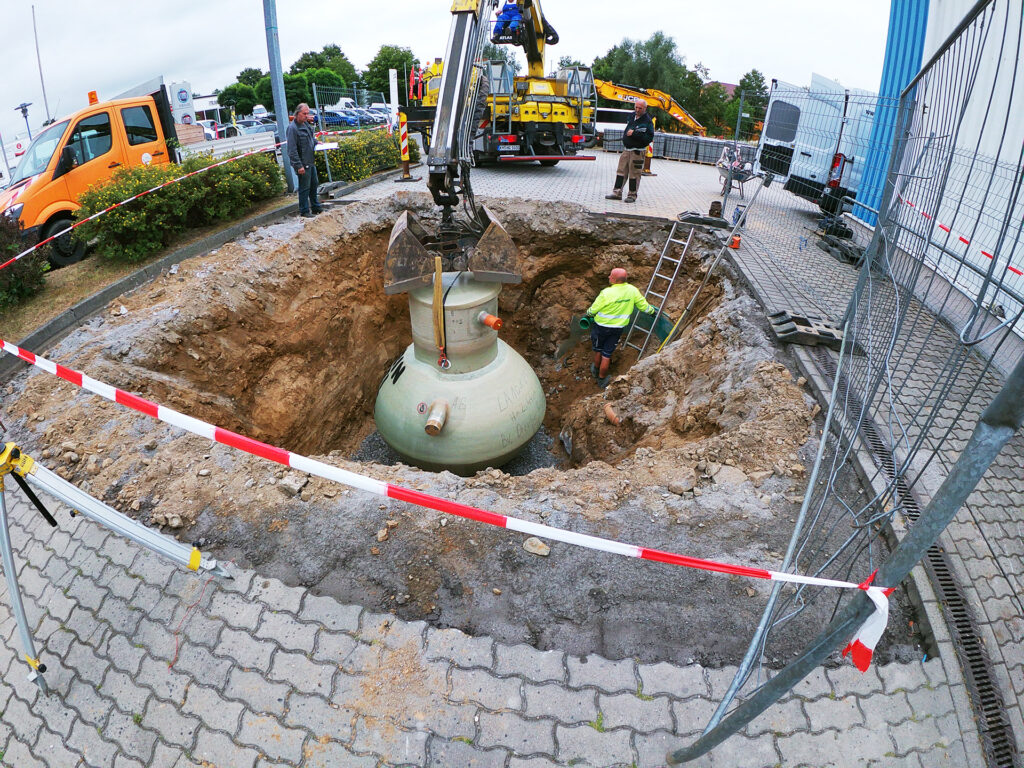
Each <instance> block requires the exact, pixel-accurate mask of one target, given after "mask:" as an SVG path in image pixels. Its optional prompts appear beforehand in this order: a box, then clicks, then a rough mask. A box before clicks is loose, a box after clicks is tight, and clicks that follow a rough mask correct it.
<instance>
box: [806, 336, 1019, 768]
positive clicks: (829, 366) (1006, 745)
mask: <svg viewBox="0 0 1024 768" xmlns="http://www.w3.org/2000/svg"><path fill="white" fill-rule="evenodd" d="M813 354H814V356H815V361H816V363H817V364H818V367H819V368H820V369H821V370H822V372H824V373H825V374H826V375H827V376H828V377H829V378H830V379H832V380H833V381H834V380H835V376H836V372H837V369H836V363H835V360H833V359H832V356H831V355H829V354H828V352H826V351H825V350H823V349H815V350H813ZM855 398H856V396H855V395H854V393H852V392H851V393H849V402H850V404H851V405H852V409H851V410H852V411H853V412H854V413H859V412H861V404H860V403H859V402H854V400H855ZM861 436H862V437H863V438H864V441H865V442H866V443H867V445H868V447H869V448H870V450H871V453H872V454H873V456H874V459H875V461H876V463H877V464H878V465H879V466H880V467H881V468H882V469H883V470H884V471H885V473H886V475H888V477H889V478H890V480H895V484H896V493H897V494H898V498H899V500H900V502H901V503H902V506H903V510H904V513H905V514H906V516H907V517H908V518H910V519H911V520H917V519H918V517H919V516H920V514H921V510H920V507H918V505H917V502H916V501H915V499H914V497H913V496H912V495H911V493H910V489H909V488H908V487H907V484H906V482H905V481H904V478H903V475H902V474H900V475H897V473H896V462H895V461H894V459H893V456H892V453H891V452H890V451H889V446H888V445H886V443H885V441H883V440H882V438H881V436H880V435H879V434H878V431H877V430H876V429H875V426H874V423H873V422H872V421H870V420H866V421H865V423H864V424H862V426H861ZM924 567H925V571H926V572H927V573H928V577H929V578H930V579H931V582H932V584H933V585H934V586H935V587H936V588H937V589H938V591H939V594H940V596H941V600H942V609H943V612H944V613H945V615H946V620H947V623H948V624H949V628H950V634H951V635H952V638H953V645H954V646H955V647H956V650H957V655H958V656H959V657H960V660H961V662H962V664H961V666H962V668H963V672H964V680H965V682H966V683H967V689H968V691H969V692H970V698H971V703H972V704H973V706H974V710H975V714H976V715H977V720H978V731H979V734H980V736H981V743H982V749H983V751H984V754H985V763H986V765H987V766H988V768H1019V766H1020V763H1019V760H1018V757H1019V755H1018V752H1017V746H1016V742H1015V741H1014V738H1013V729H1012V727H1011V726H1010V723H1009V721H1008V720H1007V719H1006V715H1005V714H1004V705H1003V699H1002V696H1000V694H999V690H998V688H997V687H996V684H995V681H994V674H993V672H992V664H991V662H990V661H989V658H988V654H987V653H986V652H985V648H984V646H983V645H982V640H981V637H980V636H979V634H978V628H977V625H976V623H975V621H974V616H973V615H972V613H971V610H970V607H969V605H968V603H967V600H966V598H965V597H964V594H963V591H962V590H961V589H960V585H959V584H958V583H957V581H956V579H955V578H954V576H953V569H952V566H951V564H950V561H949V556H948V555H947V554H946V553H945V552H943V551H942V550H940V549H939V548H938V547H936V546H932V547H931V548H929V550H928V552H927V553H925V558H924Z"/></svg>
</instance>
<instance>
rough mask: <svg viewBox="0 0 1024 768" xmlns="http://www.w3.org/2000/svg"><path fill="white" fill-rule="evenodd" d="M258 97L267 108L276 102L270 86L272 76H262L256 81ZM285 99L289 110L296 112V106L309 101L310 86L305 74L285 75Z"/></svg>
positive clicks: (270, 107)
mask: <svg viewBox="0 0 1024 768" xmlns="http://www.w3.org/2000/svg"><path fill="white" fill-rule="evenodd" d="M256 98H257V100H258V101H259V103H260V104H263V105H264V106H266V107H267V109H272V108H273V107H272V106H271V105H272V104H273V103H274V92H273V89H272V88H271V86H270V76H269V75H267V76H265V77H262V78H260V81H259V82H258V83H256ZM284 100H285V103H286V105H287V107H288V112H289V113H291V112H294V111H295V108H296V107H297V106H299V104H301V103H302V102H305V103H307V104H308V103H309V102H310V97H309V86H308V84H307V83H306V78H305V76H303V75H285V76H284Z"/></svg>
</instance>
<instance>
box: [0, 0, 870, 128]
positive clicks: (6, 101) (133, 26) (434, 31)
mask: <svg viewBox="0 0 1024 768" xmlns="http://www.w3.org/2000/svg"><path fill="white" fill-rule="evenodd" d="M31 8H32V3H30V2H28V1H27V0H0V29H2V30H3V33H2V34H0V131H2V133H3V138H4V141H5V142H11V141H12V140H13V138H14V136H15V134H18V135H23V134H24V131H25V123H24V121H23V120H22V118H21V115H20V113H19V112H16V111H14V107H16V106H17V105H18V104H19V103H21V102H23V101H27V102H32V107H30V110H29V117H30V121H31V124H32V130H33V133H34V132H35V129H36V126H38V125H39V124H40V123H41V122H42V120H43V119H44V118H45V109H44V106H43V94H42V89H41V87H40V83H39V72H38V69H37V67H36V56H35V51H34V48H33V40H32V11H31ZM450 8H451V2H450V0H418V1H417V0H411V1H408V2H388V3H384V2H372V1H371V2H366V1H365V0H360V1H358V2H357V1H356V0H327V2H301V3H300V2H298V0H279V2H278V3H277V14H278V27H279V39H280V44H281V58H282V63H283V65H284V68H285V70H287V68H288V67H289V65H290V64H291V63H292V62H293V61H294V60H295V59H296V58H298V56H299V55H300V54H301V53H302V52H304V51H310V50H319V49H320V48H322V47H323V46H324V45H325V44H326V43H337V44H338V45H340V46H341V49H342V50H343V51H345V53H346V54H347V55H348V57H349V58H350V59H351V60H352V62H353V63H354V64H355V65H356V66H357V67H359V68H363V67H365V66H366V64H367V63H368V62H369V61H370V59H372V58H373V56H374V54H375V53H376V51H377V48H378V47H379V46H380V45H381V44H384V43H391V44H397V45H402V46H408V47H410V48H411V49H412V51H413V53H414V54H415V55H416V56H418V57H419V58H420V59H421V60H431V59H433V58H434V57H435V56H441V55H442V54H443V53H444V46H445V44H446V42H447V39H448V27H449V23H450V20H451V16H450V13H449V10H450ZM543 8H544V14H545V16H546V17H547V18H548V20H549V22H550V23H551V24H552V25H553V26H554V27H555V28H556V29H557V30H558V33H559V35H560V37H561V42H560V43H559V44H558V45H557V46H555V47H553V48H549V49H548V55H549V64H553V63H554V62H555V61H557V59H558V58H559V57H561V56H573V57H575V58H578V59H580V60H582V61H584V62H586V63H590V62H591V61H592V60H593V58H594V57H595V56H599V55H603V54H604V53H605V52H607V50H608V49H609V48H611V47H612V46H613V45H615V44H616V43H618V42H620V41H621V40H622V39H623V38H624V37H629V38H632V39H644V38H647V37H648V36H649V35H650V34H651V33H653V32H655V31H657V30H662V31H664V32H665V33H666V34H668V35H670V36H671V37H673V38H674V39H675V41H676V43H677V44H678V48H679V52H680V53H681V54H682V55H683V56H684V57H685V60H686V63H687V65H689V66H692V65H694V64H696V63H698V62H700V63H703V64H705V65H706V66H707V67H708V68H709V69H710V71H711V77H712V78H713V79H715V80H720V81H722V82H727V83H735V82H737V81H738V80H739V78H740V77H741V76H742V75H743V74H744V73H745V72H747V71H749V70H750V69H753V68H757V69H759V70H761V72H762V73H763V74H764V75H765V77H766V78H767V79H769V80H770V79H771V78H773V77H775V78H778V79H780V80H785V81H787V82H791V83H793V84H796V85H806V84H808V83H809V82H810V76H811V72H812V71H817V72H820V73H821V74H823V75H826V76H828V77H832V78H835V79H837V80H839V81H840V82H841V83H843V84H844V85H847V86H852V87H858V88H865V89H868V90H871V91H876V90H878V84H879V80H880V78H881V72H882V56H883V53H884V49H885V36H886V30H887V26H888V19H889V1H888V0H862V1H861V2H858V3H850V2H846V3H838V2H834V1H833V0H781V2H768V1H766V0H731V1H730V2H707V1H706V0H647V2H645V3H636V4H635V5H633V4H630V3H628V2H623V0H582V1H581V0H543ZM129 9H130V10H129ZM35 11H36V22H37V25H38V28H39V47H40V53H41V57H42V69H43V76H44V77H45V80H46V94H47V97H48V100H49V107H50V113H51V114H52V115H53V116H55V117H58V116H63V115H67V114H68V113H70V112H73V111H75V110H77V109H79V108H81V107H83V106H85V105H86V103H87V101H86V94H87V93H88V92H89V91H91V90H95V91H98V92H99V96H100V98H101V99H103V98H110V97H112V96H114V95H116V94H118V93H120V92H122V91H124V90H127V89H128V88H131V87H133V86H135V85H137V84H139V83H142V82H145V81H147V80H150V79H151V78H153V77H156V76H158V75H163V76H165V77H166V78H167V79H169V80H175V81H176V80H187V81H189V82H190V83H191V84H192V89H193V91H195V92H197V93H203V94H206V93H210V92H211V91H212V90H213V89H214V88H223V87H224V86H225V85H227V84H229V83H231V82H233V81H234V79H235V76H236V75H237V74H238V72H239V71H240V70H242V69H243V68H244V67H248V66H255V67H260V68H261V69H264V70H265V69H267V68H268V64H267V46H266V32H265V25H264V18H263V3H262V2H260V1H259V0H174V1H173V2H171V0H147V2H145V3H131V4H128V3H125V2H123V0H122V1H121V2H119V1H118V0H91V2H88V3H84V2H69V1H68V0H36V2H35ZM403 11H406V12H407V13H408V14H409V15H408V16H406V17H404V18H403V17H402V15H401V13H402V12H403ZM633 85H640V86H642V85H644V83H634V84H633ZM684 106H685V105H684Z"/></svg>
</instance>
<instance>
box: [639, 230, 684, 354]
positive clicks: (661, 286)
mask: <svg viewBox="0 0 1024 768" xmlns="http://www.w3.org/2000/svg"><path fill="white" fill-rule="evenodd" d="M678 227H679V222H678V221H674V222H672V231H671V232H669V233H668V239H667V240H666V241H665V246H664V247H663V248H662V249H661V256H660V257H659V258H658V263H657V265H656V266H655V267H654V274H652V275H651V281H650V282H649V283H648V284H647V290H646V291H644V298H645V299H647V300H648V301H650V300H651V298H652V297H653V298H654V299H657V303H658V311H657V312H656V313H655V314H654V319H653V320H652V321H651V327H650V328H649V329H644V328H638V327H637V324H636V322H633V323H632V324H630V326H629V331H628V332H627V333H626V340H625V341H624V342H623V346H626V347H631V348H632V349H635V350H636V352H637V355H636V359H637V360H639V359H640V358H642V357H643V356H644V352H645V351H646V350H647V345H648V344H649V343H650V341H651V336H653V335H654V328H655V326H656V325H657V322H658V320H659V319H660V318H661V315H662V312H663V311H664V308H665V302H666V301H668V295H669V294H670V293H671V292H672V286H674V285H675V283H676V277H677V276H678V275H679V269H680V267H682V265H683V261H685V260H686V253H687V251H689V250H690V243H692V242H693V232H694V228H693V227H690V234H689V235H688V236H687V238H686V239H685V240H680V239H678V238H677V237H676V229H677V228H678ZM673 245H681V246H683V252H682V253H681V254H679V258H678V259H676V258H673V257H672V256H670V255H669V253H670V252H671V250H672V246H673ZM669 271H671V274H668V273H669ZM659 280H660V281H661V283H658V284H657V290H655V285H656V281H659ZM634 334H635V335H636V336H642V337H643V340H642V341H641V342H640V343H639V344H637V343H636V342H634V341H632V339H633V336H634Z"/></svg>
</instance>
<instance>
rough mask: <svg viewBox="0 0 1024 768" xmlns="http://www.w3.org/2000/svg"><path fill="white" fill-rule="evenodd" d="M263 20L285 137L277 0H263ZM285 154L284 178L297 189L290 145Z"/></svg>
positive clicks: (279, 129)
mask: <svg viewBox="0 0 1024 768" xmlns="http://www.w3.org/2000/svg"><path fill="white" fill-rule="evenodd" d="M263 20H264V23H265V25H266V28H267V58H268V59H270V87H271V89H272V90H273V92H274V115H275V117H276V118H277V133H278V135H279V136H280V137H281V138H282V139H284V138H285V137H286V136H287V135H288V101H287V100H286V99H285V96H284V74H283V73H282V71H281V45H280V43H279V42H278V40H277V3H276V0H263ZM281 154H282V155H284V178H285V182H286V183H287V187H288V191H289V192H294V191H295V184H296V181H295V170H294V169H293V168H292V164H291V163H290V162H288V145H287V144H285V145H283V146H282V148H281Z"/></svg>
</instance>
